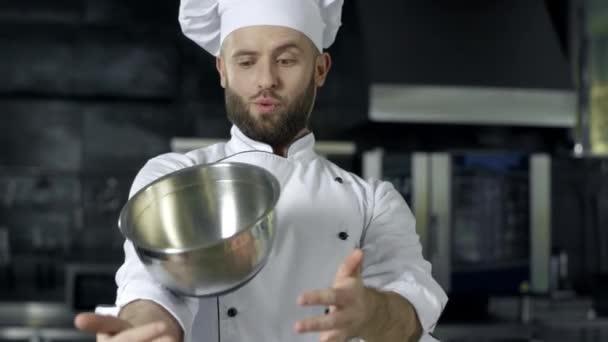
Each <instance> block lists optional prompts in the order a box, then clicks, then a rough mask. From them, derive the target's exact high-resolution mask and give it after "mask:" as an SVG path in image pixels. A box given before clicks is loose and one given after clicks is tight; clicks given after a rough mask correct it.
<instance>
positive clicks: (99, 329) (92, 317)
mask: <svg viewBox="0 0 608 342" xmlns="http://www.w3.org/2000/svg"><path fill="white" fill-rule="evenodd" d="M74 325H75V326H76V328H78V329H80V330H82V331H85V332H89V333H95V334H108V335H114V334H116V333H119V332H121V331H123V330H126V329H129V328H131V324H130V323H129V322H127V321H125V320H123V319H120V318H117V317H113V316H102V315H98V314H94V313H89V312H86V313H81V314H78V315H77V316H76V318H74Z"/></svg>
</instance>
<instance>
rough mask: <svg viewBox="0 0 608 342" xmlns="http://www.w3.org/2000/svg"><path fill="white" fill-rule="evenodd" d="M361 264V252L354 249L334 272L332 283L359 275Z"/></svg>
mask: <svg viewBox="0 0 608 342" xmlns="http://www.w3.org/2000/svg"><path fill="white" fill-rule="evenodd" d="M362 264H363V251H362V250H360V249H355V250H354V251H353V252H352V253H350V255H349V256H348V257H346V260H344V262H343V263H342V265H340V267H339V268H338V271H337V272H336V277H335V279H334V282H337V281H338V280H339V279H342V278H346V277H355V276H359V275H360V274H361V268H362V267H361V266H362Z"/></svg>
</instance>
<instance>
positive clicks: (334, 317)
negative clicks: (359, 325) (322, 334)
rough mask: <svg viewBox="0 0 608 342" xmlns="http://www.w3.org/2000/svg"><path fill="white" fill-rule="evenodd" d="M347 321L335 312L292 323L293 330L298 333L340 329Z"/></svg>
mask: <svg viewBox="0 0 608 342" xmlns="http://www.w3.org/2000/svg"><path fill="white" fill-rule="evenodd" d="M347 323H348V321H347V319H346V316H345V315H343V314H340V313H338V312H336V313H331V314H328V315H324V316H319V317H313V318H307V319H304V320H301V321H298V322H296V324H295V325H294V330H295V331H296V332H297V333H300V334H301V333H306V332H313V331H329V330H336V329H341V328H343V327H345V326H346V324H347Z"/></svg>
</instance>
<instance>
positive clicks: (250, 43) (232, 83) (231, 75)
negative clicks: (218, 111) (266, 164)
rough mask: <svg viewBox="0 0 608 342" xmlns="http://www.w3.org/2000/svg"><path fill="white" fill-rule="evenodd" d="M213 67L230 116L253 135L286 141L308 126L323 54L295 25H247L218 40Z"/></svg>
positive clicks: (280, 142)
mask: <svg viewBox="0 0 608 342" xmlns="http://www.w3.org/2000/svg"><path fill="white" fill-rule="evenodd" d="M217 67H218V71H219V72H220V76H221V82H222V86H223V87H224V88H225V97H226V111H227V113H228V118H229V119H230V121H232V123H234V124H235V125H236V126H237V127H239V129H241V131H243V133H245V134H246V135H247V136H248V137H250V138H252V139H254V140H257V141H261V142H265V143H267V144H269V145H272V146H287V145H289V143H290V142H291V141H292V140H293V139H294V137H296V135H297V134H298V133H299V132H301V131H302V130H303V129H305V128H306V127H307V125H308V118H309V115H310V112H311V110H312V107H313V104H314V100H315V95H316V88H317V87H318V86H321V85H322V84H323V82H324V80H325V76H326V74H327V71H328V69H329V56H328V55H326V54H319V52H318V50H317V49H316V47H315V46H314V45H313V44H312V42H311V41H310V40H309V39H308V38H307V37H306V36H305V35H303V34H302V33H300V32H298V31H296V30H293V29H289V28H285V27H279V26H252V27H246V28H241V29H239V30H236V31H234V32H232V33H231V34H230V35H229V36H228V37H227V38H226V39H225V40H224V44H223V46H222V52H221V55H220V57H218V60H217Z"/></svg>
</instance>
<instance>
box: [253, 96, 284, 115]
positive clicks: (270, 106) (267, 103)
mask: <svg viewBox="0 0 608 342" xmlns="http://www.w3.org/2000/svg"><path fill="white" fill-rule="evenodd" d="M253 104H254V106H255V108H256V109H257V111H258V112H260V113H262V114H267V113H271V112H274V111H275V110H276V109H277V108H278V107H279V106H280V105H281V103H280V102H279V101H278V100H275V99H272V98H263V99H258V100H255V101H254V102H253Z"/></svg>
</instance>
